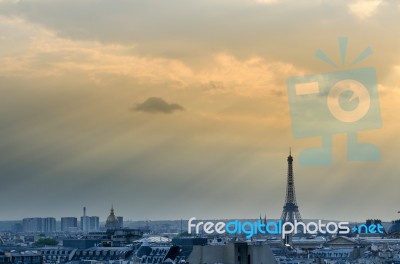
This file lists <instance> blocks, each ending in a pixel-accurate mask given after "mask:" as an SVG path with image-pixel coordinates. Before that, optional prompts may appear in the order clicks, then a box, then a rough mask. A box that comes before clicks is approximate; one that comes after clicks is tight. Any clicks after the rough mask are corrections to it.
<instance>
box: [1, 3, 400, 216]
mask: <svg viewBox="0 0 400 264" xmlns="http://www.w3.org/2000/svg"><path fill="white" fill-rule="evenodd" d="M399 12H400V5H399V4H398V3H397V2H395V1H385V0H374V1H359V0H353V1H344V0H341V1H335V2H328V1H319V0H312V1H308V2H307V3H299V2H298V1H291V0H233V1H232V0H229V1H228V0H218V1H214V0H213V1H211V0H204V1H179V0H169V1H162V2H160V1H152V0H150V1H148V0H146V1H134V2H131V1H125V0H117V1H113V2H112V3H111V2H109V1H105V0H100V1H97V2H96V4H94V3H93V2H92V1H89V0H83V1H82V0H79V1H78V0H73V1H71V0H60V1H49V0H0V44H1V47H2V48H1V49H0V98H2V100H1V103H0V122H1V124H2V125H1V129H0V150H1V152H0V179H1V185H0V208H2V214H1V216H0V218H1V219H0V220H18V219H22V218H24V217H28V216H37V215H46V216H47V215H50V216H54V217H56V218H60V217H61V216H69V215H79V214H81V213H80V210H81V208H82V207H83V206H86V207H87V208H88V209H89V212H88V214H89V215H99V216H107V215H108V210H109V207H110V205H111V204H114V205H116V211H117V213H118V214H120V215H123V216H124V217H125V218H126V219H130V220H146V219H150V220H168V219H189V218H191V217H197V218H199V219H200V218H202V219H224V218H229V219H235V218H238V219H242V218H247V217H257V216H258V215H259V214H260V213H261V214H263V215H264V213H266V214H267V216H268V217H271V218H279V216H280V214H281V212H282V203H283V202H284V199H285V188H286V175H287V164H286V157H287V153H288V149H289V147H292V153H293V157H294V162H293V168H294V177H295V181H296V183H295V184H296V198H297V203H298V206H299V207H300V208H301V214H302V217H303V218H304V219H318V218H324V219H332V220H336V219H337V220H341V219H348V220H352V221H363V220H365V219H382V220H383V221H391V220H394V219H397V218H398V213H397V212H398V211H399V210H400V206H399V205H398V201H399V199H400V194H399V192H398V187H397V186H398V177H399V175H398V166H397V160H396V158H397V152H398V149H399V146H400V140H399V137H398V131H400V124H399V122H398V116H397V113H398V112H400V105H399V104H398V102H399V101H400V89H399V85H398V79H399V78H400V38H399V37H398V36H397V35H396V34H395V32H397V31H398V29H399V25H400V23H399V22H400V16H399V15H398V13H399ZM342 36H346V37H347V38H348V50H347V57H348V58H349V61H348V62H350V61H352V60H353V59H354V57H355V56H357V55H358V54H359V53H360V52H361V51H362V50H364V49H365V48H366V47H371V49H372V50H373V55H372V56H370V57H368V58H367V59H365V60H364V61H362V62H361V63H360V64H359V65H357V67H374V68H376V70H377V79H378V88H379V99H380V106H381V114H382V120H383V127H382V128H381V129H377V130H371V131H363V132H361V133H360V140H361V141H363V142H369V143H373V144H375V145H377V146H378V147H379V149H380V150H381V152H382V159H381V160H380V161H374V162H352V161H348V160H347V159H346V157H345V153H346V143H345V141H346V137H345V136H344V135H337V136H335V137H334V139H333V153H334V156H333V165H332V166H327V167H307V166H301V165H300V163H299V161H298V157H299V153H300V151H301V150H302V149H304V148H306V147H312V146H318V145H320V139H318V138H310V139H295V138H293V136H292V133H291V123H290V113H289V106H288V98H287V92H286V84H285V82H286V79H287V78H288V77H290V76H300V75H303V74H315V73H324V72H332V71H336V70H338V69H342V68H343V69H349V68H351V66H349V65H347V64H345V65H344V66H341V65H340V67H338V68H333V67H331V66H330V65H327V64H326V63H323V62H321V61H320V60H318V59H317V58H315V56H314V54H315V51H316V50H318V49H323V50H324V52H326V53H327V54H329V56H330V57H331V58H332V59H333V60H335V61H340V53H339V47H338V45H337V39H338V37H342Z"/></svg>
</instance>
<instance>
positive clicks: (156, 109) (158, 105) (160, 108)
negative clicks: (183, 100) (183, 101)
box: [133, 97, 185, 114]
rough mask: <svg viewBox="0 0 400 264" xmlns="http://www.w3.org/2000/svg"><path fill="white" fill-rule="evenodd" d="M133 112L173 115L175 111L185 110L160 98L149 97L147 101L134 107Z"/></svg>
mask: <svg viewBox="0 0 400 264" xmlns="http://www.w3.org/2000/svg"><path fill="white" fill-rule="evenodd" d="M133 110H134V111H139V112H146V113H165V114H171V113H173V112H175V111H184V110H185V108H183V107H182V106H181V105H179V104H175V103H171V104H170V103H167V102H166V101H165V100H164V99H162V98H160V97H149V98H147V99H146V101H144V102H143V103H140V104H138V105H137V106H136V107H134V108H133Z"/></svg>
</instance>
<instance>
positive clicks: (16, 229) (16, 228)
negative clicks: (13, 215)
mask: <svg viewBox="0 0 400 264" xmlns="http://www.w3.org/2000/svg"><path fill="white" fill-rule="evenodd" d="M11 231H12V232H14V233H21V232H23V231H24V229H23V228H22V223H15V224H13V225H12V227H11Z"/></svg>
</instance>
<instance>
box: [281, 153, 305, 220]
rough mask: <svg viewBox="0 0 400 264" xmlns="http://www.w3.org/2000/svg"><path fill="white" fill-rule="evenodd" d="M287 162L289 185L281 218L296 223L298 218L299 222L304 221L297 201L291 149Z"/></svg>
mask: <svg viewBox="0 0 400 264" xmlns="http://www.w3.org/2000/svg"><path fill="white" fill-rule="evenodd" d="M287 162H288V174H287V186H286V199H285V204H284V205H283V211H282V216H281V220H282V221H283V222H291V223H294V221H295V220H297V222H303V220H302V219H301V216H300V212H299V207H298V205H297V202H296V193H295V187H294V178H293V157H292V153H291V151H290V152H289V157H288V158H287Z"/></svg>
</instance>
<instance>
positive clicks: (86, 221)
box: [81, 207, 100, 232]
mask: <svg viewBox="0 0 400 264" xmlns="http://www.w3.org/2000/svg"><path fill="white" fill-rule="evenodd" d="M81 230H82V231H83V232H96V231H99V230H100V218H99V217H98V216H87V215H86V207H83V216H82V217H81Z"/></svg>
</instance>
